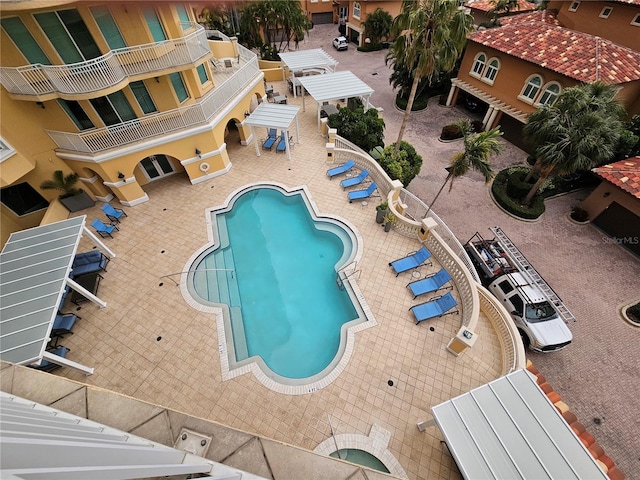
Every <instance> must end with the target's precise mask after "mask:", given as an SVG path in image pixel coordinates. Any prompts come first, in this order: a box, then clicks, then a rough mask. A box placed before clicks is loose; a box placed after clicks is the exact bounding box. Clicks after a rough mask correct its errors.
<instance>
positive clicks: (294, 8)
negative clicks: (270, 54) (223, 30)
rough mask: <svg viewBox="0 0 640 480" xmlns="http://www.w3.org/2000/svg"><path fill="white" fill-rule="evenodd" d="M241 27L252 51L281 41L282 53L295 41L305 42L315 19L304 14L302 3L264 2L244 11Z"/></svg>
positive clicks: (279, 0) (265, 0) (253, 4)
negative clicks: (312, 20) (303, 40)
mask: <svg viewBox="0 0 640 480" xmlns="http://www.w3.org/2000/svg"><path fill="white" fill-rule="evenodd" d="M240 27H241V30H242V33H243V40H244V42H245V43H246V44H247V46H248V47H249V48H252V47H255V46H261V45H262V44H263V43H266V44H267V45H273V44H275V43H276V42H279V45H278V47H277V51H278V52H281V51H283V50H285V49H289V45H290V42H291V41H293V42H294V43H295V45H296V46H297V45H298V42H299V41H301V40H302V39H304V35H305V33H306V32H307V31H308V30H309V28H311V20H309V19H308V18H307V16H306V15H305V14H304V11H303V10H302V7H301V4H300V2H290V1H288V0H260V1H257V2H255V3H250V4H248V5H247V6H245V7H244V8H243V9H242V11H241V14H240ZM262 36H264V41H263V37H262Z"/></svg>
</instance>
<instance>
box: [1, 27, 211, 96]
mask: <svg viewBox="0 0 640 480" xmlns="http://www.w3.org/2000/svg"><path fill="white" fill-rule="evenodd" d="M191 26H192V27H193V28H194V31H193V32H192V33H190V34H188V35H186V36H184V37H181V38H175V39H171V40H165V41H163V42H155V43H149V44H146V45H137V46H135V47H125V48H119V49H117V50H112V51H110V52H109V53H107V54H105V55H103V56H101V57H98V58H94V59H92V60H87V61H86V62H81V63H73V64H69V65H42V64H35V65H27V66H24V67H1V68H0V83H2V85H3V86H4V87H5V88H6V89H7V90H8V91H9V92H10V93H13V94H17V95H34V96H41V95H49V94H68V95H73V94H86V93H92V92H97V91H100V90H103V89H105V88H110V87H112V86H114V85H117V84H118V83H119V82H121V81H123V80H124V79H125V78H127V77H131V76H134V75H141V74H148V73H154V72H158V71H161V70H164V69H167V68H176V67H180V66H183V65H192V64H193V63H195V62H197V61H198V60H200V59H201V58H204V57H206V56H207V55H209V54H211V50H210V49H209V45H208V43H207V34H206V31H205V30H204V28H203V27H202V26H201V25H198V24H197V23H194V24H192V25H191Z"/></svg>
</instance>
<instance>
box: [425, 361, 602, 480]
mask: <svg viewBox="0 0 640 480" xmlns="http://www.w3.org/2000/svg"><path fill="white" fill-rule="evenodd" d="M431 411H432V413H433V419H434V421H435V423H436V424H437V425H438V427H439V428H440V431H441V432H442V434H443V436H444V439H445V441H446V443H447V447H448V448H449V451H450V452H451V455H453V458H454V459H455V461H456V463H457V464H458V468H459V469H460V473H462V476H463V477H464V478H466V479H483V480H485V479H505V478H514V479H515V478H519V479H532V480H533V479H536V480H537V479H542V478H546V479H554V478H561V479H563V480H571V479H574V480H581V479H585V478H588V479H590V480H596V479H601V480H606V479H607V475H606V474H605V473H604V471H603V470H602V469H601V468H600V467H599V466H598V464H597V462H596V461H595V459H594V458H593V456H592V455H591V454H590V453H589V451H588V450H587V449H586V447H585V446H584V445H583V444H582V442H581V441H580V439H579V438H578V437H577V436H576V435H575V433H574V432H573V431H572V430H571V428H570V427H569V425H568V424H567V422H566V421H565V420H564V419H563V418H562V416H561V415H560V413H559V412H558V410H557V409H556V407H555V406H554V405H553V404H552V403H551V401H550V400H549V399H548V398H547V396H546V395H545V394H544V392H543V391H542V389H540V387H538V385H537V384H536V380H535V378H534V377H533V375H531V374H530V373H529V372H528V371H526V370H525V369H521V370H517V371H515V372H513V373H510V374H509V375H506V376H504V377H500V378H498V379H497V380H494V381H492V382H490V383H488V384H486V385H483V386H481V387H478V388H476V389H474V390H471V391H470V392H468V393H465V394H463V395H460V396H459V397H456V398H453V399H451V400H448V401H446V402H444V403H441V404H440V405H436V406H435V407H432V408H431Z"/></svg>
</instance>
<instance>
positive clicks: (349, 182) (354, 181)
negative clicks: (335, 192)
mask: <svg viewBox="0 0 640 480" xmlns="http://www.w3.org/2000/svg"><path fill="white" fill-rule="evenodd" d="M368 176H369V170H367V169H366V168H365V169H364V170H362V171H361V172H360V174H359V175H358V176H357V177H352V178H345V179H344V180H342V181H340V185H342V188H343V189H345V188H349V187H354V186H356V185H360V184H361V183H362V182H364V181H365V179H366V178H367V177H368Z"/></svg>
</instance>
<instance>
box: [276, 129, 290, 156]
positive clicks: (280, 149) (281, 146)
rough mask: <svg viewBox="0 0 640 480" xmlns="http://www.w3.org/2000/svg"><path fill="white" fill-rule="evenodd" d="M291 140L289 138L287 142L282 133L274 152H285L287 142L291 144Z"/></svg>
mask: <svg viewBox="0 0 640 480" xmlns="http://www.w3.org/2000/svg"><path fill="white" fill-rule="evenodd" d="M291 140H293V137H289V140H287V137H286V136H285V133H284V132H282V135H280V141H279V142H278V146H277V147H276V152H285V151H286V150H287V141H288V142H289V143H291Z"/></svg>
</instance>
